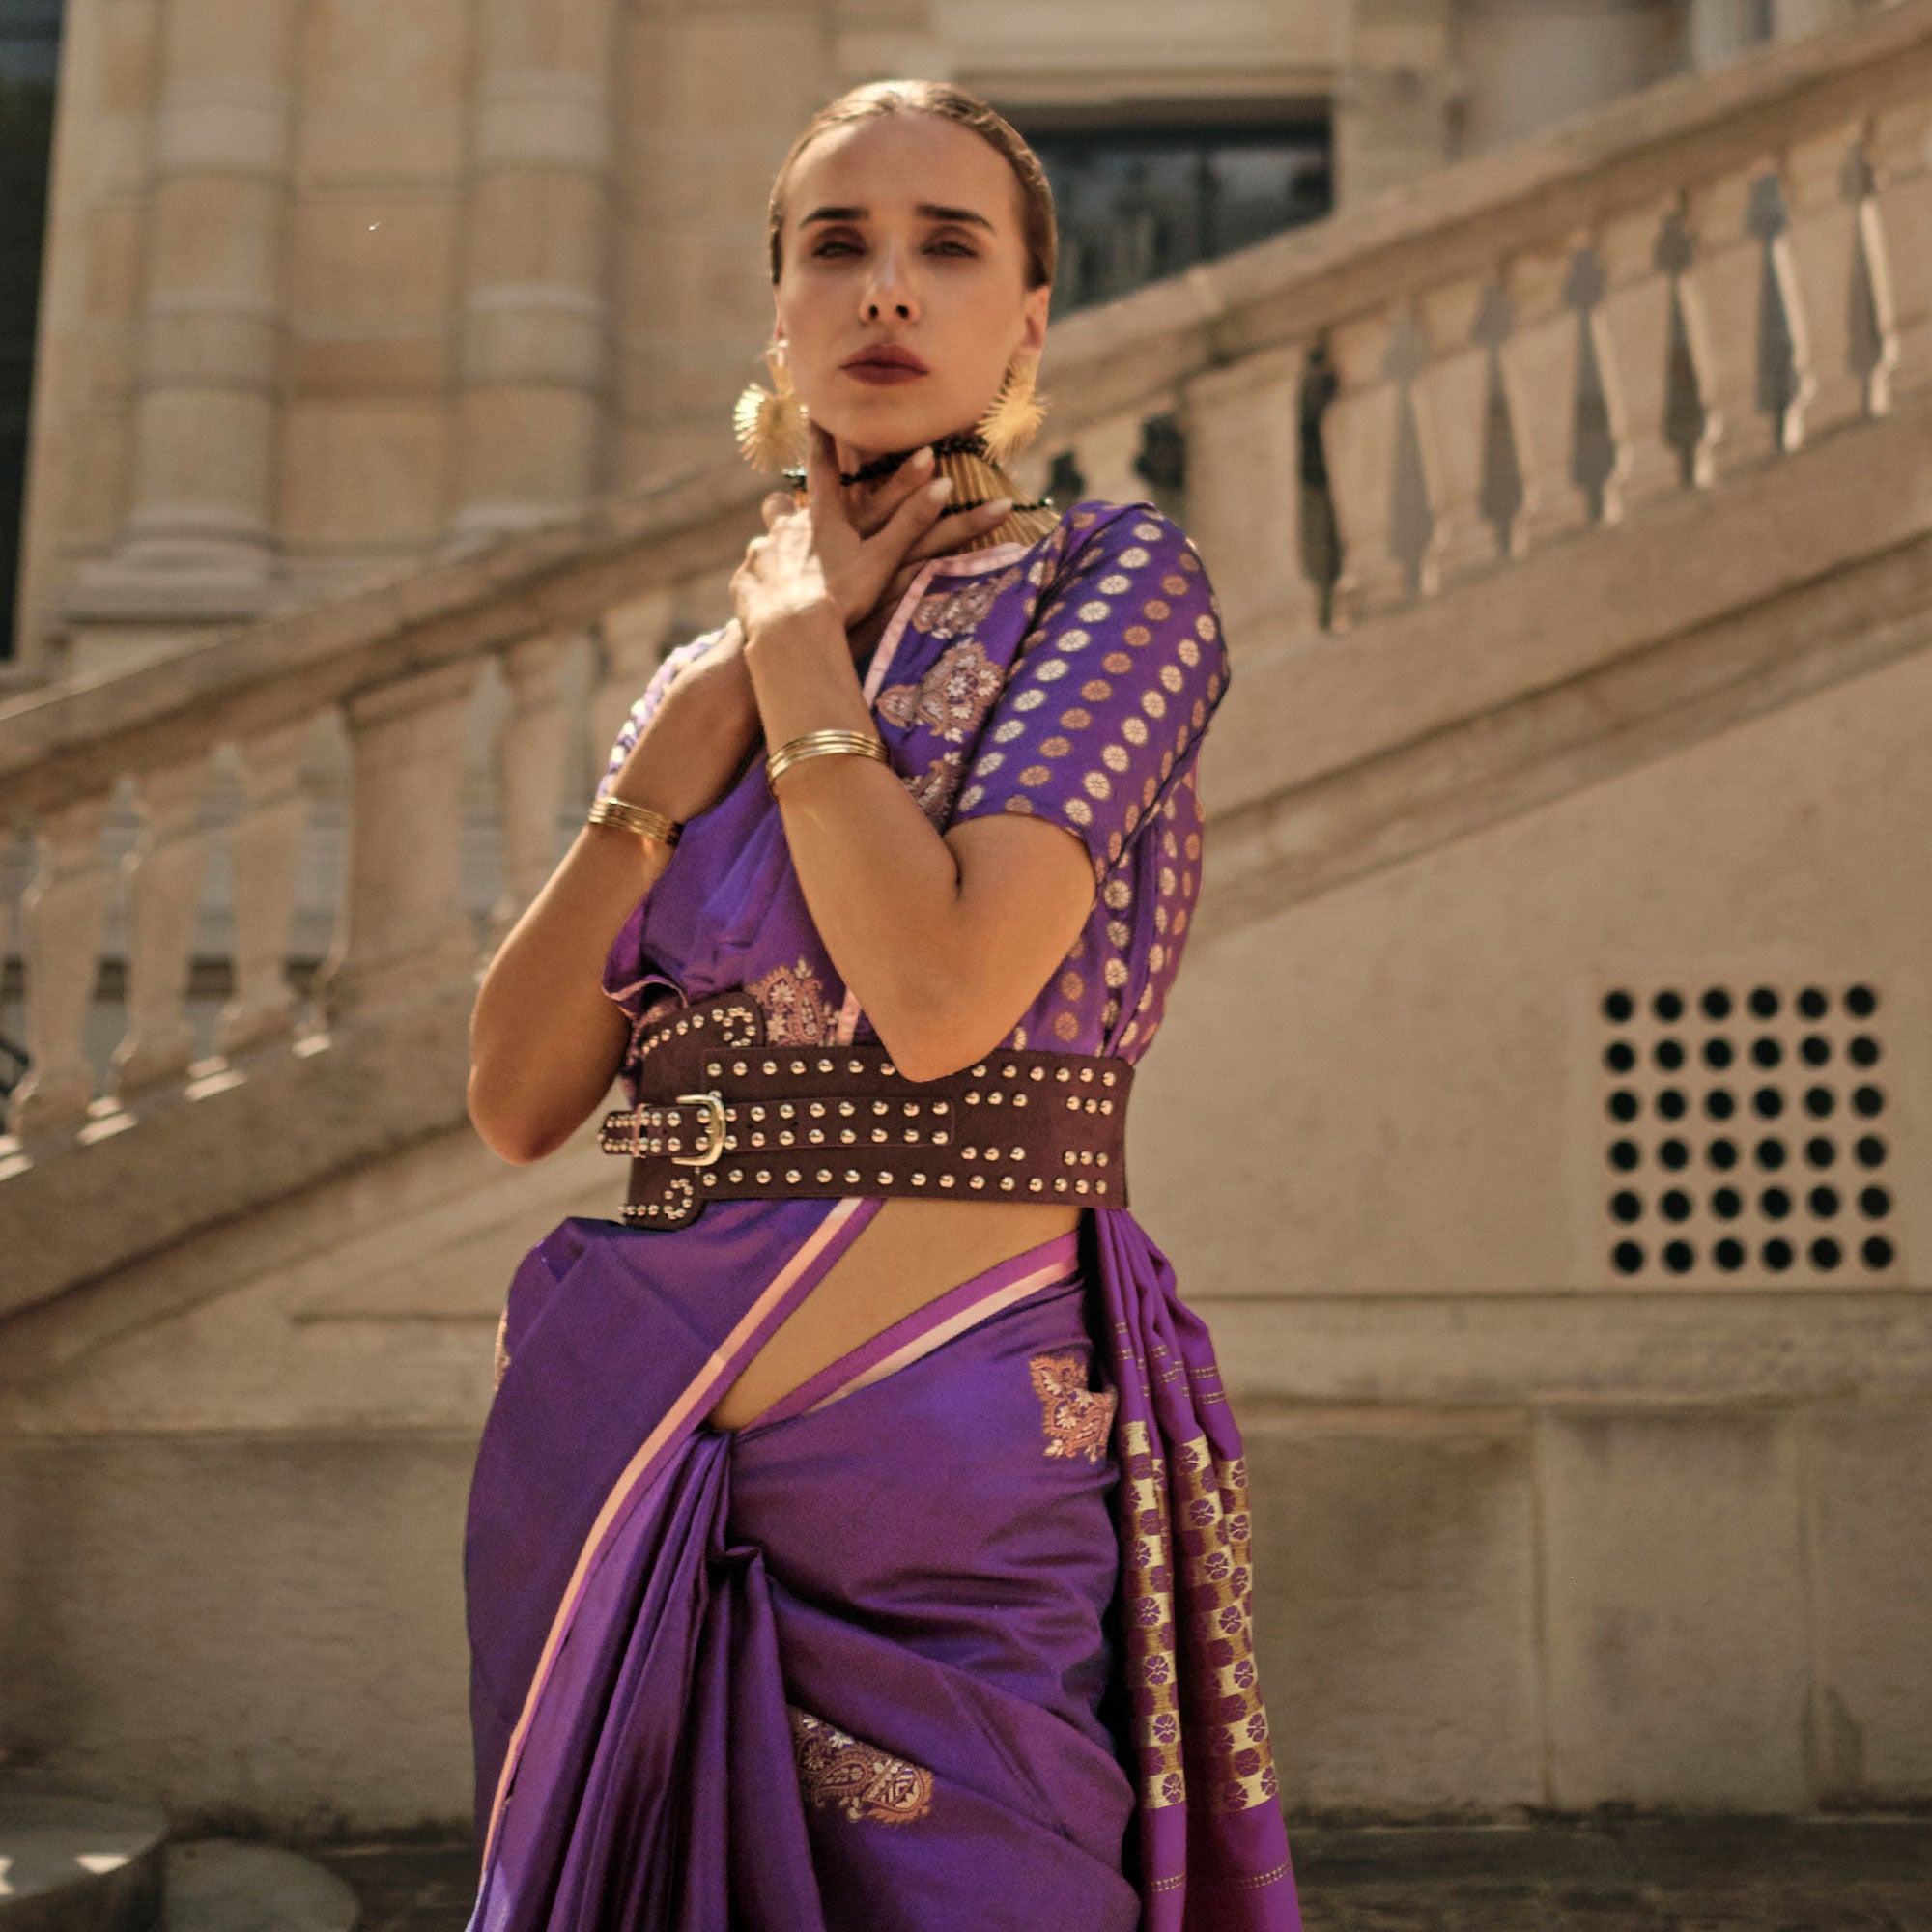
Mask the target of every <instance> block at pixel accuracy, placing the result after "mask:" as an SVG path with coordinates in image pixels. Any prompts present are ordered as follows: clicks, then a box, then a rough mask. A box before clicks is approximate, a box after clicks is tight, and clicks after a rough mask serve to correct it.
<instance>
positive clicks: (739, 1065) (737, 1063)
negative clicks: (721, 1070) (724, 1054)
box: [731, 1060, 747, 1074]
mask: <svg viewBox="0 0 1932 1932" xmlns="http://www.w3.org/2000/svg"><path fill="white" fill-rule="evenodd" d="M746 1070H747V1069H746V1066H745V1063H744V1062H743V1061H742V1060H734V1061H733V1062H732V1063H731V1071H732V1072H733V1073H740V1074H742V1073H744V1072H745V1071H746Z"/></svg>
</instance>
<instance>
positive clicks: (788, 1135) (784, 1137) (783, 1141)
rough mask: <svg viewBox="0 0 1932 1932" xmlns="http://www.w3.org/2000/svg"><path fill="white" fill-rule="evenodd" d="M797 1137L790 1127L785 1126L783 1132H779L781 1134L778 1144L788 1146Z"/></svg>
mask: <svg viewBox="0 0 1932 1932" xmlns="http://www.w3.org/2000/svg"><path fill="white" fill-rule="evenodd" d="M797 1139H798V1136H797V1135H796V1134H795V1133H793V1132H792V1130H791V1129H790V1128H789V1127H787V1128H786V1129H785V1130H784V1132H783V1133H781V1135H780V1136H779V1146H780V1147H790V1146H791V1144H792V1143H793V1142H794V1141H796V1140H797Z"/></svg>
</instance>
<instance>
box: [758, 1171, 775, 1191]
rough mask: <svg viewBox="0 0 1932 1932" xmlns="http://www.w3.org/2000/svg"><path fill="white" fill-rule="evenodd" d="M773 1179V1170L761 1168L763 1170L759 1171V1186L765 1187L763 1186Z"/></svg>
mask: <svg viewBox="0 0 1932 1932" xmlns="http://www.w3.org/2000/svg"><path fill="white" fill-rule="evenodd" d="M771 1178H772V1171H771V1169H770V1168H768V1167H761V1168H759V1170H758V1185H759V1186H760V1187H763V1186H764V1185H765V1184H766V1182H768V1181H769V1180H770V1179H771Z"/></svg>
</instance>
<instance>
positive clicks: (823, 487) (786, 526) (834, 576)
mask: <svg viewBox="0 0 1932 1932" xmlns="http://www.w3.org/2000/svg"><path fill="white" fill-rule="evenodd" d="M951 487H952V486H951V485H950V484H949V483H948V482H946V480H945V479H943V478H942V479H940V480H939V481H937V482H933V483H928V484H923V485H922V486H921V487H919V488H918V489H915V490H913V491H911V492H910V493H909V494H908V495H907V496H906V497H904V499H903V500H902V501H901V502H900V503H899V504H898V505H897V507H896V508H895V510H894V511H893V512H892V514H891V515H890V516H889V517H887V518H886V519H885V520H884V522H883V523H881V524H880V525H879V526H877V527H876V528H875V529H873V530H871V531H869V532H867V531H866V530H863V529H862V528H861V527H860V525H859V523H858V522H856V521H855V520H854V516H853V511H852V507H851V505H850V504H849V503H848V502H847V500H846V494H845V489H844V486H843V485H842V484H841V483H840V482H839V480H838V452H837V445H836V444H835V443H834V442H833V440H832V438H831V436H830V435H829V434H828V433H827V432H826V431H825V430H824V429H822V428H820V427H819V425H818V424H816V423H814V424H812V426H811V448H810V454H809V456H808V457H807V459H806V501H805V503H804V504H803V505H802V506H799V505H795V504H794V503H793V501H792V498H791V497H790V495H789V493H787V492H785V491H775V492H774V493H773V494H772V495H771V496H769V497H766V498H765V500H764V504H763V509H764V517H765V534H764V535H763V536H761V537H754V538H753V540H752V542H751V544H750V546H749V547H748V548H747V550H746V552H745V560H744V562H743V563H741V564H740V565H739V566H738V568H737V570H736V571H735V572H734V573H733V574H732V578H731V602H732V605H733V608H734V609H735V610H736V611H737V613H738V621H739V622H740V623H741V624H742V625H743V626H744V630H745V635H746V637H747V639H751V638H753V637H755V636H756V635H757V634H758V633H759V632H760V631H762V630H764V629H767V628H768V627H769V626H771V625H772V624H774V623H777V622H780V621H781V620H782V619H784V618H787V617H791V616H795V615H797V614H798V613H799V612H801V611H808V610H811V609H814V608H820V607H830V609H831V610H832V611H835V612H836V613H837V615H838V622H839V624H840V626H841V627H842V628H844V629H847V630H849V629H850V628H851V627H852V626H853V625H854V624H856V623H858V622H859V621H860V620H861V619H862V618H864V617H865V616H867V614H868V613H869V612H870V611H872V609H873V607H874V606H875V605H877V604H878V602H879V601H880V599H881V597H882V596H883V595H884V594H885V591H886V589H887V587H888V585H890V584H891V583H892V582H893V581H894V579H895V576H896V575H897V573H898V572H899V570H900V567H901V566H902V565H903V564H904V562H905V561H906V559H907V558H908V557H909V556H910V554H912V552H913V550H914V549H915V547H916V546H922V544H923V540H924V539H926V538H928V537H930V536H931V535H932V534H933V530H934V526H935V525H936V524H937V523H938V522H939V513H940V509H941V507H942V506H943V504H944V503H945V501H946V498H947V497H948V495H949V494H950V492H951ZM991 507H992V506H991V505H988V506H987V508H988V509H991ZM969 514H971V515H974V518H975V522H976V523H984V522H985V521H986V518H985V513H984V512H980V513H969ZM1000 514H1001V515H1004V514H1005V511H1004V509H1002V510H1001V513H1000ZM959 521H960V522H962V523H963V522H964V521H965V519H964V518H962V519H960V520H959ZM998 521H999V519H998V517H994V518H993V519H992V522H995V523H997V522H998ZM973 533H974V532H972V531H970V530H967V529H962V530H961V531H960V533H959V534H960V537H961V538H962V539H964V538H965V537H967V536H969V535H971V534H973ZM949 534H950V532H949Z"/></svg>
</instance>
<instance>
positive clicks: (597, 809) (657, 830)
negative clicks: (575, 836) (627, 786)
mask: <svg viewBox="0 0 1932 1932" xmlns="http://www.w3.org/2000/svg"><path fill="white" fill-rule="evenodd" d="M588 823H590V824H592V825H621V826H622V827H623V828H624V829H625V831H627V832H637V833H640V834H641V835H642V836H643V837H644V838H655V839H657V840H658V842H659V843H660V844H663V845H675V844H676V843H677V841H678V835H679V834H680V833H682V832H683V830H684V827H683V826H681V825H680V824H678V822H677V821H676V820H675V819H673V818H667V817H666V816H665V815H664V813H663V812H661V811H653V810H651V809H650V807H649V806H647V805H633V804H632V803H631V801H630V800H629V799H628V798H600V799H599V800H598V801H597V802H596V804H594V805H593V806H592V807H591V808H590V811H589V814H588Z"/></svg>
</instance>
